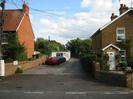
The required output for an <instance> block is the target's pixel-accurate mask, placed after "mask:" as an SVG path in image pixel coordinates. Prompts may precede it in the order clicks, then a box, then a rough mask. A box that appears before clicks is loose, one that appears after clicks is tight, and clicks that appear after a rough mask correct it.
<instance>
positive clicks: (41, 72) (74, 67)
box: [0, 59, 133, 99]
mask: <svg viewBox="0 0 133 99" xmlns="http://www.w3.org/2000/svg"><path fill="white" fill-rule="evenodd" d="M107 98H108V99H118V98H120V99H132V98H133V91H131V90H129V89H127V88H123V87H114V86H109V85H106V84H102V83H99V82H97V81H95V80H94V79H93V78H91V77H89V76H87V75H86V74H84V72H83V71H82V69H81V65H80V62H79V60H78V59H71V60H70V61H69V62H66V63H63V64H60V65H57V66H48V65H41V66H38V67H37V68H33V69H31V70H28V71H26V72H24V74H22V75H17V76H13V77H9V78H7V79H5V80H3V81H0V99H107Z"/></svg>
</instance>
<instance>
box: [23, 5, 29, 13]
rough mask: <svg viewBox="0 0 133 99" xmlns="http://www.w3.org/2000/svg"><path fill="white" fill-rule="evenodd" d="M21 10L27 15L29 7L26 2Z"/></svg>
mask: <svg viewBox="0 0 133 99" xmlns="http://www.w3.org/2000/svg"><path fill="white" fill-rule="evenodd" d="M23 12H24V13H25V14H27V15H29V7H28V5H27V4H26V3H24V4H23Z"/></svg>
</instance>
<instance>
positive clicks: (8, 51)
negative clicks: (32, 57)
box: [3, 32, 27, 62]
mask: <svg viewBox="0 0 133 99" xmlns="http://www.w3.org/2000/svg"><path fill="white" fill-rule="evenodd" d="M7 41H8V44H7V45H4V46H3V55H4V56H3V58H4V60H5V61H7V62H8V61H9V62H10V61H13V60H25V59H27V54H26V51H25V47H24V45H22V44H20V43H19V41H18V38H17V33H15V32H9V33H8V36H7Z"/></svg>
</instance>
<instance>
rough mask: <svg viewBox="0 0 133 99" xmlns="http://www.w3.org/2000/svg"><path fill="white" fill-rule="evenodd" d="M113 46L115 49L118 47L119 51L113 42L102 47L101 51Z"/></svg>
mask: <svg viewBox="0 0 133 99" xmlns="http://www.w3.org/2000/svg"><path fill="white" fill-rule="evenodd" d="M111 46H112V47H114V48H116V49H118V50H119V51H120V50H121V49H120V48H119V47H117V46H115V45H114V44H109V45H107V46H106V47H104V48H103V49H102V51H104V50H106V49H107V48H109V47H111Z"/></svg>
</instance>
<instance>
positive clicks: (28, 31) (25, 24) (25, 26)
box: [17, 15, 34, 58]
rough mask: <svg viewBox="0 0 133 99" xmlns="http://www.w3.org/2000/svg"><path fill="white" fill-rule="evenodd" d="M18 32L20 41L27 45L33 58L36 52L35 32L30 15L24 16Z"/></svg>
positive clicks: (28, 52)
mask: <svg viewBox="0 0 133 99" xmlns="http://www.w3.org/2000/svg"><path fill="white" fill-rule="evenodd" d="M17 33H18V40H19V42H20V43H21V44H23V45H24V46H25V48H26V52H27V56H28V58H31V57H32V55H33V54H34V34H33V30H32V26H31V23H30V19H29V16H28V15H25V16H24V18H23V20H22V22H21V24H20V26H19V28H18V30H17Z"/></svg>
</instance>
